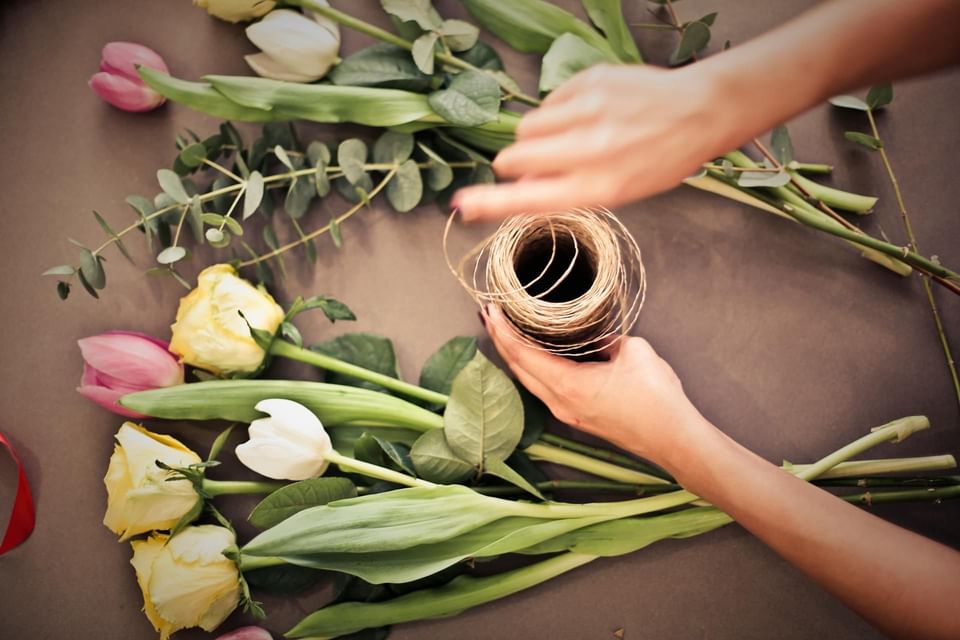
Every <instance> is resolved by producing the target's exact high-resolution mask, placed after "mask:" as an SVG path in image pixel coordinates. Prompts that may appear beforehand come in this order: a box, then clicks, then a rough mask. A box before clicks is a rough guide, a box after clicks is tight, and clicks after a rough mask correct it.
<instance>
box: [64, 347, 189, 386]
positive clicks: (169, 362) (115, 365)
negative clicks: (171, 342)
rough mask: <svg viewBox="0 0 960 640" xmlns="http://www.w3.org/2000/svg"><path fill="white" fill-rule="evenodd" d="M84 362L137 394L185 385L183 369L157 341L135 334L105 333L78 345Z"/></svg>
mask: <svg viewBox="0 0 960 640" xmlns="http://www.w3.org/2000/svg"><path fill="white" fill-rule="evenodd" d="M77 344H78V345H79V346H80V353H81V354H82V355H83V359H84V362H86V363H87V364H89V365H90V366H91V367H93V368H94V369H96V370H97V372H99V373H102V374H106V375H108V376H110V378H112V380H107V381H106V386H110V387H115V386H120V385H123V386H124V387H125V388H126V390H130V391H136V390H143V389H153V388H156V387H169V386H172V385H175V384H182V383H183V366H182V365H181V364H180V363H179V362H178V361H177V359H176V357H175V356H174V355H173V354H172V353H170V352H169V351H167V349H166V348H165V347H163V346H161V345H162V343H160V342H159V341H158V340H156V339H154V338H149V337H146V336H143V335H138V334H135V333H132V332H123V333H121V332H109V333H102V334H100V335H96V336H90V337H88V338H82V339H80V340H78V341H77Z"/></svg>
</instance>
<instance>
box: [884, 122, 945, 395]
mask: <svg viewBox="0 0 960 640" xmlns="http://www.w3.org/2000/svg"><path fill="white" fill-rule="evenodd" d="M867 118H868V119H869V120H870V130H871V131H872V132H873V137H874V138H876V139H877V140H880V132H879V131H878V130H877V121H876V119H875V118H874V117H873V109H870V108H868V109H867ZM878 151H879V152H880V159H881V160H882V161H883V166H884V168H885V169H886V170H887V176H888V177H889V178H890V184H891V185H893V194H894V196H896V199H897V207H898V208H899V209H900V217H901V219H902V220H903V227H904V229H905V230H906V232H907V238H908V239H909V241H910V244H909V245H908V246H909V247H911V248H912V249H913V250H914V251H920V246H919V245H918V244H917V237H916V235H914V233H913V225H911V224H910V216H909V215H907V205H906V204H904V202H903V193H902V192H901V191H900V182H899V181H898V180H897V176H896V174H895V173H894V172H893V165H891V164H890V158H889V157H888V156H887V150H886V149H885V148H884V145H880V148H879V150H878ZM922 280H923V290H924V292H926V294H927V302H928V303H929V304H930V311H931V312H932V313H933V323H934V325H936V327H937V336H938V337H939V338H940V347H941V348H942V349H943V355H944V357H945V358H946V360H947V369H949V371H950V379H951V380H952V381H953V392H954V395H955V396H956V397H957V404H960V377H958V376H957V363H956V361H955V360H954V359H953V352H952V351H951V350H950V341H949V340H947V332H946V331H945V330H944V328H943V320H941V318H940V310H939V309H938V308H937V300H936V298H934V297H933V288H932V287H931V286H930V281H929V280H928V279H927V278H922Z"/></svg>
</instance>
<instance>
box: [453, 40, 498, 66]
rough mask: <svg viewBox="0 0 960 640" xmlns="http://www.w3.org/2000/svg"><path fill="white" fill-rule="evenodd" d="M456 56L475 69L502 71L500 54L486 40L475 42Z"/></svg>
mask: <svg viewBox="0 0 960 640" xmlns="http://www.w3.org/2000/svg"><path fill="white" fill-rule="evenodd" d="M458 57H459V58H460V59H461V60H463V61H464V62H469V63H470V64H472V65H473V66H475V67H476V68H477V69H484V70H486V71H503V60H501V59H500V54H498V53H497V51H496V49H494V48H493V47H491V46H490V45H488V44H487V43H486V42H477V44H475V45H473V46H472V47H470V48H469V49H467V50H466V51H464V52H463V53H461V54H460V55H459V56H458Z"/></svg>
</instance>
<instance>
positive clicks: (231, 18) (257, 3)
mask: <svg viewBox="0 0 960 640" xmlns="http://www.w3.org/2000/svg"><path fill="white" fill-rule="evenodd" d="M193 4H195V5H197V6H198V7H200V8H201V9H206V10H207V13H209V14H210V15H212V16H214V17H216V18H220V19H221V20H226V21H227V22H241V21H247V20H253V19H254V18H259V17H260V16H262V15H263V14H265V13H268V12H269V11H270V10H272V9H273V8H274V7H275V6H276V4H277V3H276V2H274V1H273V0H193Z"/></svg>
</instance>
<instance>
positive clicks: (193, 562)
mask: <svg viewBox="0 0 960 640" xmlns="http://www.w3.org/2000/svg"><path fill="white" fill-rule="evenodd" d="M235 542H236V539H235V538H234V536H233V534H232V533H231V532H230V531H229V530H228V529H226V528H224V527H218V526H216V525H209V524H208V525H201V526H197V527H187V528H185V529H184V530H183V531H181V532H180V533H178V534H177V535H175V536H173V537H172V538H171V537H170V536H168V535H166V534H162V533H155V534H153V535H152V536H150V537H149V538H147V539H146V540H135V541H133V542H131V543H130V544H131V546H132V547H133V558H132V559H131V560H130V564H132V565H133V568H134V570H135V571H136V572H137V584H139V585H140V590H141V591H142V592H143V612H144V613H145V614H146V615H147V619H149V620H150V623H151V624H152V625H153V628H154V629H156V630H157V631H159V632H160V640H167V638H169V637H170V635H171V634H172V633H174V632H176V631H178V630H180V629H187V628H190V627H200V628H202V629H204V630H205V631H213V630H214V629H216V628H217V627H218V626H219V625H220V623H221V622H223V621H224V620H226V618H227V616H229V615H230V613H231V612H232V611H233V610H234V609H236V608H237V604H239V602H240V572H239V570H238V569H237V565H236V563H235V562H234V561H233V560H230V559H229V558H227V557H226V556H224V555H223V551H224V550H225V549H227V548H228V547H230V546H233V545H234V544H235Z"/></svg>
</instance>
